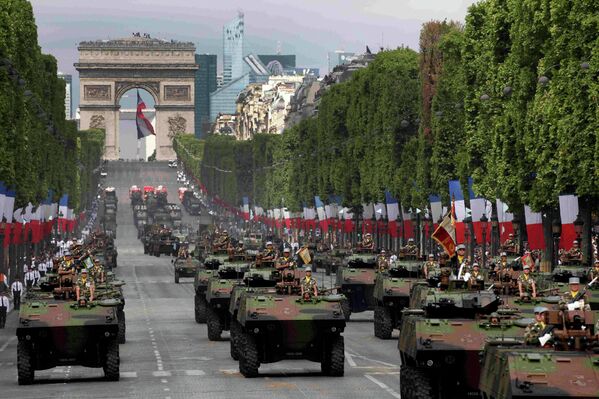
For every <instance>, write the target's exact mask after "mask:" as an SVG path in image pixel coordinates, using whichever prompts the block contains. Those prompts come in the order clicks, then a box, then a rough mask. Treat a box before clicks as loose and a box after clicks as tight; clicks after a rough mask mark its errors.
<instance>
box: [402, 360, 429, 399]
mask: <svg viewBox="0 0 599 399" xmlns="http://www.w3.org/2000/svg"><path fill="white" fill-rule="evenodd" d="M399 388H400V393H401V397H402V398H405V399H425V398H426V399H428V398H434V397H435V392H434V389H433V387H432V381H431V378H430V376H429V375H428V374H427V373H425V372H423V371H421V370H419V369H417V368H414V367H412V366H405V365H402V366H401V368H400V372H399Z"/></svg>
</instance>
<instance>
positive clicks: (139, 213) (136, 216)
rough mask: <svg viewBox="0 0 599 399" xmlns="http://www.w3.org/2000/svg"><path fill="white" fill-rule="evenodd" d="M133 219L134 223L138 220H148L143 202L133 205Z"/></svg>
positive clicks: (146, 209)
mask: <svg viewBox="0 0 599 399" xmlns="http://www.w3.org/2000/svg"><path fill="white" fill-rule="evenodd" d="M133 220H134V222H135V224H136V225H137V222H138V221H140V220H144V221H147V220H148V208H147V207H146V206H145V205H144V204H138V205H135V206H134V207H133Z"/></svg>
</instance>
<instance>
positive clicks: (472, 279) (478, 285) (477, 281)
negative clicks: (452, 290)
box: [468, 263, 485, 289]
mask: <svg viewBox="0 0 599 399" xmlns="http://www.w3.org/2000/svg"><path fill="white" fill-rule="evenodd" d="M484 282H485V278H484V276H483V275H482V273H481V272H480V266H479V265H478V263H474V264H473V265H472V272H470V276H468V286H469V287H470V288H471V289H482V288H483V286H484Z"/></svg>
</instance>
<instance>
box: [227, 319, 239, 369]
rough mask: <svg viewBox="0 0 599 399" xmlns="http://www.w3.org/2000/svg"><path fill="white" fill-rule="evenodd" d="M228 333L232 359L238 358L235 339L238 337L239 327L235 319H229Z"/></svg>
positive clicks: (237, 347) (237, 346)
mask: <svg viewBox="0 0 599 399" xmlns="http://www.w3.org/2000/svg"><path fill="white" fill-rule="evenodd" d="M229 333H230V335H231V339H230V341H229V342H230V343H231V357H232V358H233V360H239V345H238V343H237V341H238V339H239V333H240V329H239V327H238V324H237V321H236V320H232V321H231V327H230V328H229Z"/></svg>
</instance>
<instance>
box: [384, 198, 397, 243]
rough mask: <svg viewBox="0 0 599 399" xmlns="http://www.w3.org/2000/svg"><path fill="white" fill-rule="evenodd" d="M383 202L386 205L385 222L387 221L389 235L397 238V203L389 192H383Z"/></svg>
mask: <svg viewBox="0 0 599 399" xmlns="http://www.w3.org/2000/svg"><path fill="white" fill-rule="evenodd" d="M385 202H386V203H387V220H389V235H390V236H391V237H399V229H398V228H397V227H398V226H397V219H398V218H399V203H398V201H397V198H394V197H393V196H392V195H391V193H390V192H389V191H385Z"/></svg>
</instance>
